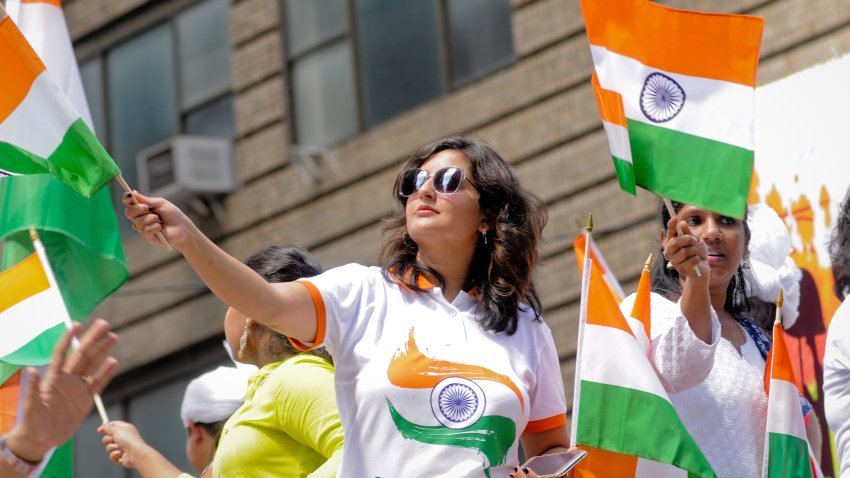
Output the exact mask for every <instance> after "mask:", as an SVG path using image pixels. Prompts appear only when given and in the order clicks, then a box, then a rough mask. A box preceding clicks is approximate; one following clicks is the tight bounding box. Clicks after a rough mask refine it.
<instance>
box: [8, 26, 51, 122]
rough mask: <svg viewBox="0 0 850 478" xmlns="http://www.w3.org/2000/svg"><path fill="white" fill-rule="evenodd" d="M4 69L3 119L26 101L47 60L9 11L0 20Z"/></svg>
mask: <svg viewBox="0 0 850 478" xmlns="http://www.w3.org/2000/svg"><path fill="white" fill-rule="evenodd" d="M0 11H2V10H0ZM0 68H2V72H3V74H2V77H0V89H1V90H2V91H3V94H2V95H0V122H2V121H5V120H6V118H7V117H8V116H9V115H10V114H11V113H12V111H14V110H15V109H16V108H17V107H18V105H19V104H20V103H21V102H22V101H23V100H24V98H25V97H26V96H27V93H28V92H29V90H30V88H31V87H32V84H33V82H34V81H35V79H36V77H38V75H39V74H41V72H43V71H45V67H44V63H42V62H41V60H40V59H39V58H38V55H36V54H35V52H34V51H33V50H32V48H30V46H29V43H27V40H26V39H25V38H24V36H23V35H22V34H21V32H20V30H18V27H17V26H15V23H14V22H13V21H12V20H11V19H10V18H9V17H8V16H6V15H5V12H3V19H2V20H0Z"/></svg>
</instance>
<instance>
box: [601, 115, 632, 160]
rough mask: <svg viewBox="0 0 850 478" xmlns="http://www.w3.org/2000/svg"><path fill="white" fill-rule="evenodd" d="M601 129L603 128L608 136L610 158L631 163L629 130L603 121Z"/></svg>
mask: <svg viewBox="0 0 850 478" xmlns="http://www.w3.org/2000/svg"><path fill="white" fill-rule="evenodd" d="M602 127H603V128H605V134H606V135H607V136H608V148H609V149H610V150H611V156H614V157H615V158H620V159H622V160H623V161H628V162H630V163H631V162H632V147H631V143H629V130H627V129H626V128H624V127H622V126H620V125H618V124H614V123H609V122H607V121H605V120H603V121H602Z"/></svg>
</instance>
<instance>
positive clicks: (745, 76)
mask: <svg viewBox="0 0 850 478" xmlns="http://www.w3.org/2000/svg"><path fill="white" fill-rule="evenodd" d="M581 8H582V12H583V14H584V22H585V26H586V27H587V38H588V41H589V42H590V44H591V45H601V46H605V47H606V48H608V49H609V50H612V51H616V52H618V53H620V54H622V55H626V56H629V57H631V58H635V59H636V60H638V61H640V62H641V63H643V64H645V65H652V66H654V67H656V68H660V69H662V70H666V71H672V72H676V73H681V74H686V75H692V76H701V77H705V78H713V79H717V80H723V81H731V82H734V83H740V84H742V85H749V86H751V87H754V86H755V80H756V65H757V64H758V51H759V47H760V46H761V36H762V30H763V28H764V19H763V18H759V17H753V16H746V15H734V14H721V13H704V12H695V11H688V10H679V9H674V8H670V7H666V6H663V5H658V4H656V3H653V2H650V1H647V0H634V1H623V0H582V1H581ZM671 39H674V40H673V41H671Z"/></svg>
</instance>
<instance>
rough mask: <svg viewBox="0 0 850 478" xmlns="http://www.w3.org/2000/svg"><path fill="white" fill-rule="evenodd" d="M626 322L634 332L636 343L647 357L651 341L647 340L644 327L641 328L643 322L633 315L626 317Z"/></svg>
mask: <svg viewBox="0 0 850 478" xmlns="http://www.w3.org/2000/svg"><path fill="white" fill-rule="evenodd" d="M626 322H628V323H629V327H630V328H631V329H632V333H633V334H635V339H636V340H637V342H638V345H640V347H641V349H642V350H643V351H644V354H645V355H646V356H647V358H648V357H649V354H650V351H649V347H650V345H651V343H650V341H649V337H648V336H647V335H646V329H644V328H643V322H641V321H640V320H638V319H636V318H634V317H626Z"/></svg>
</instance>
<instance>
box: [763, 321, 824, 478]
mask: <svg viewBox="0 0 850 478" xmlns="http://www.w3.org/2000/svg"><path fill="white" fill-rule="evenodd" d="M796 383H797V382H796V380H795V379H794V369H793V368H792V367H791V359H790V356H789V355H788V349H787V348H786V346H785V332H784V331H783V330H782V324H781V323H780V322H779V321H777V322H775V323H774V324H773V347H772V348H771V350H770V355H769V356H768V359H767V366H766V367H765V392H766V393H767V427H766V430H765V440H764V448H765V450H764V459H765V462H764V465H763V466H762V475H763V476H765V477H768V478H780V477H781V478H811V477H813V476H814V475H813V472H812V469H813V468H812V466H813V464H812V462H811V457H810V449H809V442H808V440H807V439H806V427H805V425H804V424H803V414H802V413H801V412H800V399H799V394H798V393H797V386H796V385H795V384H796Z"/></svg>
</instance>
